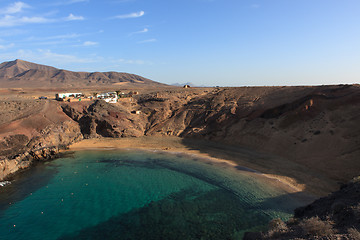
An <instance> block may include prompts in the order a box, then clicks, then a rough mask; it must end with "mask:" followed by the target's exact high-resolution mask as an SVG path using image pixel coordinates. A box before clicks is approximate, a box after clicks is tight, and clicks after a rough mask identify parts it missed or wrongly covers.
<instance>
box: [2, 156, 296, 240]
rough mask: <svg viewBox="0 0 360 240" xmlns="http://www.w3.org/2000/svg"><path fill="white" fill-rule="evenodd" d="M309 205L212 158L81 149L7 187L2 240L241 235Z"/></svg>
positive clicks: (3, 199)
mask: <svg viewBox="0 0 360 240" xmlns="http://www.w3.org/2000/svg"><path fill="white" fill-rule="evenodd" d="M302 204H303V203H302V202H301V200H299V199H298V198H297V196H293V195H291V194H286V193H285V192H284V191H282V190H280V189H277V188H275V187H272V186H271V185H269V184H267V183H266V181H264V179H262V178H260V177H256V176H254V174H253V173H247V172H243V171H239V170H236V169H235V168H232V167H230V166H229V165H225V164H215V163H213V162H210V161H208V160H206V159H198V158H195V157H192V156H184V155H180V154H167V153H157V152H141V151H130V150H129V151H85V152H75V153H73V154H71V155H70V156H67V157H64V158H60V159H57V160H54V161H52V162H47V163H45V164H40V165H38V166H36V167H34V168H33V169H31V170H29V171H27V172H25V173H23V174H22V176H21V175H20V176H19V177H18V178H17V179H15V180H14V181H13V182H12V183H11V184H10V185H7V186H6V187H2V188H0V233H1V234H0V238H1V239H7V240H12V239H30V240H31V239H201V238H203V239H225V238H228V239H241V237H242V234H243V233H244V232H246V231H254V230H261V229H263V228H264V227H265V226H266V225H267V223H268V221H269V220H271V219H273V218H276V217H281V218H283V219H286V218H287V217H289V216H290V214H291V213H292V211H293V209H294V208H295V207H297V206H299V205H302Z"/></svg>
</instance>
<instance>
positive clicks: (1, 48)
mask: <svg viewBox="0 0 360 240" xmlns="http://www.w3.org/2000/svg"><path fill="white" fill-rule="evenodd" d="M14 46H15V44H14V43H10V44H8V45H0V50H7V49H9V48H12V47H14Z"/></svg>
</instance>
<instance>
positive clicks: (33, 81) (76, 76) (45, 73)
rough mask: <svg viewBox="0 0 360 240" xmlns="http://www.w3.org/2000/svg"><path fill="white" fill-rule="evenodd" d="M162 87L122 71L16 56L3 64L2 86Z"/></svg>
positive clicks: (0, 65)
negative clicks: (38, 61) (78, 68)
mask: <svg viewBox="0 0 360 240" xmlns="http://www.w3.org/2000/svg"><path fill="white" fill-rule="evenodd" d="M112 85H113V86H126V87H161V86H167V85H166V84H162V83H159V82H155V81H152V80H150V79H147V78H144V77H141V76H138V75H135V74H129V73H123V72H72V71H67V70H63V69H58V68H55V67H51V66H46V65H40V64H36V63H32V62H27V61H23V60H20V59H16V60H14V61H9V62H3V63H1V64H0V88H9V87H11V88H39V87H49V88H57V87H61V88H63V87H65V88H66V87H75V88H76V87H107V86H112Z"/></svg>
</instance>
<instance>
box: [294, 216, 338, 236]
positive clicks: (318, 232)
mask: <svg viewBox="0 0 360 240" xmlns="http://www.w3.org/2000/svg"><path fill="white" fill-rule="evenodd" d="M299 226H300V227H301V229H302V230H303V231H304V233H305V234H310V235H313V236H328V235H330V234H333V233H334V230H333V227H332V224H331V223H330V222H327V221H322V220H321V219H320V218H319V217H317V216H316V217H311V218H309V219H305V220H303V221H302V222H301V223H300V224H299Z"/></svg>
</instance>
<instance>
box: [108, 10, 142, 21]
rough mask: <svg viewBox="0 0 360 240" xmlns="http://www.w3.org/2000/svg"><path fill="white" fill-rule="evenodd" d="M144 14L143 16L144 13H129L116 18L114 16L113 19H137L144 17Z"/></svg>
mask: <svg viewBox="0 0 360 240" xmlns="http://www.w3.org/2000/svg"><path fill="white" fill-rule="evenodd" d="M144 14H145V12H144V11H140V12H134V13H129V14H123V15H118V16H115V17H114V18H118V19H125V18H138V17H142V16H144Z"/></svg>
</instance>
